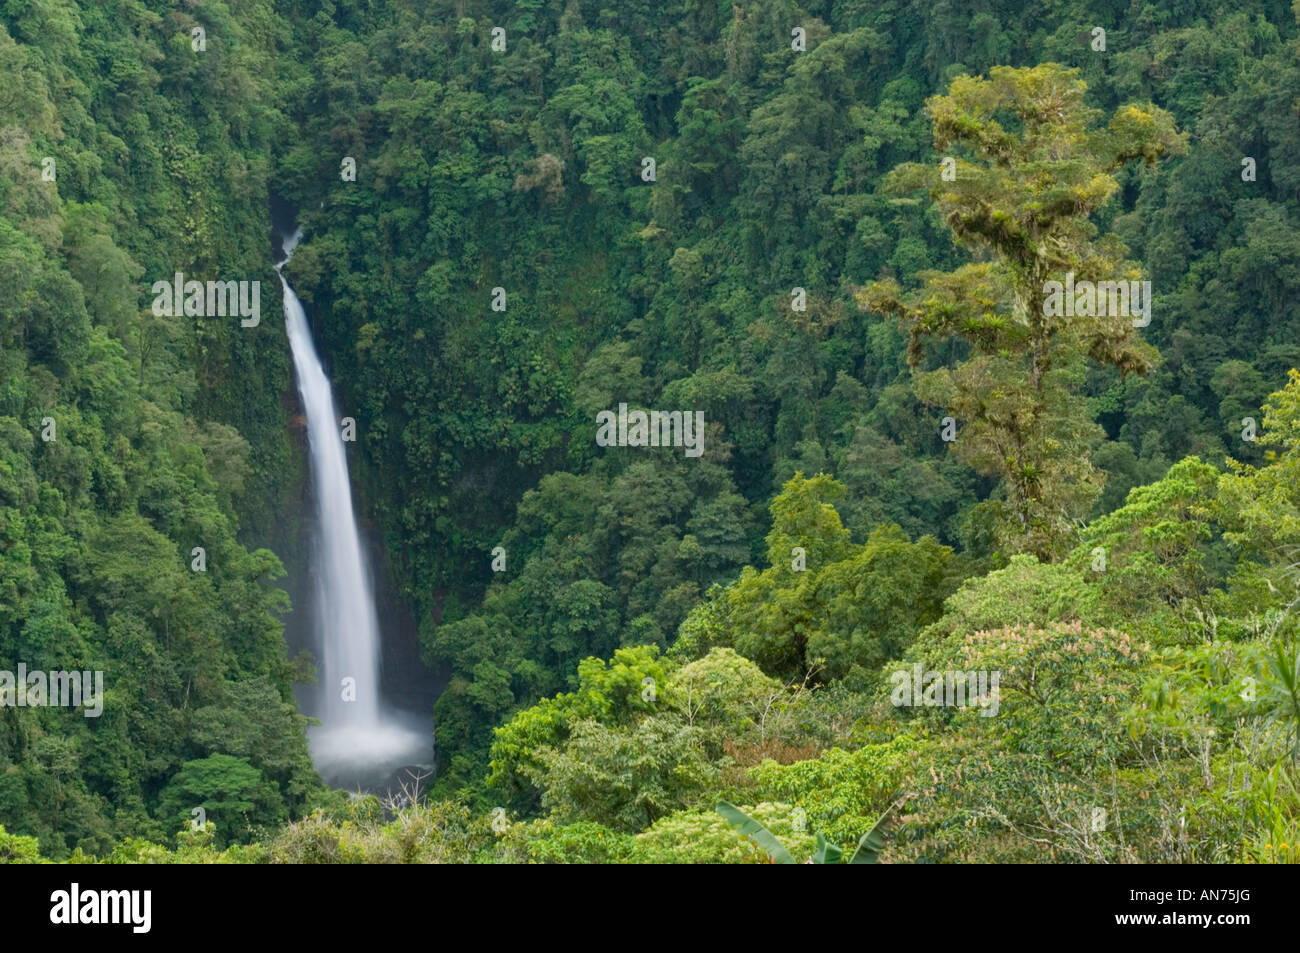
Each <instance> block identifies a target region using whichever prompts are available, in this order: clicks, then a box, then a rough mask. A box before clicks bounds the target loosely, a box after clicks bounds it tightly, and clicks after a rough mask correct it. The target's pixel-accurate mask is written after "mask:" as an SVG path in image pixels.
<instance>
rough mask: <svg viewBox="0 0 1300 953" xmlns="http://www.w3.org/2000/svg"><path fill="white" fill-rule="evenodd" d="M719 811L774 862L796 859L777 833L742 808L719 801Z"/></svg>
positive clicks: (784, 862)
mask: <svg viewBox="0 0 1300 953" xmlns="http://www.w3.org/2000/svg"><path fill="white" fill-rule="evenodd" d="M717 810H718V813H719V814H721V815H722V819H723V820H725V821H726V822H727V823H728V824H730V825H731V826H732V827H734V828H735V829H736V830H737V831H738V832H739V833H740V834H741V835H742V836H744V837H748V838H749V839H750V840H752V841H753V842H754V843H755V844H757V845H758V846H759V847H761V848H763V850H765V851H767V855H768V856H769V857H771V858H772V860H773V862H774V863H778V864H793V863H794V862H795V859H794V858H793V857H791V856H790V852H789V851H788V850H786V849H785V845H784V844H782V843H781V842H780V841H779V840H777V839H776V835H775V834H773V833H772V832H771V831H769V830H768V829H767V828H766V827H764V826H763V825H762V824H760V823H759V822H758V821H756V820H754V819H753V818H752V817H750V816H749V815H748V814H746V813H745V812H744V811H742V810H741V809H740V808H738V807H736V806H735V805H733V804H728V803H727V802H726V801H719V802H718V808H717Z"/></svg>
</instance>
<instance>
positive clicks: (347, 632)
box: [276, 231, 432, 785]
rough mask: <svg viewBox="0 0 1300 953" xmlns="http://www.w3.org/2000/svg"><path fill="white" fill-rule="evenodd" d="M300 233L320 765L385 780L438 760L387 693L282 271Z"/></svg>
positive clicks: (322, 409) (321, 411)
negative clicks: (289, 275) (293, 267)
mask: <svg viewBox="0 0 1300 953" xmlns="http://www.w3.org/2000/svg"><path fill="white" fill-rule="evenodd" d="M300 237H301V231H299V232H296V233H295V234H294V235H292V236H290V237H288V238H286V239H285V240H284V256H285V257H284V260H283V261H281V262H280V263H278V264H277V265H276V271H277V272H279V274H280V284H281V285H282V286H283V289H284V323H285V330H286V332H287V334H288V337H289V347H290V349H291V351H292V353H293V367H294V376H295V377H296V378H297V381H298V392H299V394H300V395H301V397H302V404H303V410H304V413H305V416H306V419H307V436H308V440H309V442H310V449H311V479H312V485H313V487H314V490H315V497H316V526H315V533H314V538H315V546H314V552H313V570H314V573H315V577H316V588H315V593H316V605H315V607H314V608H315V613H314V618H315V620H316V629H317V632H316V635H317V639H318V645H319V650H320V655H319V658H318V661H319V672H318V687H319V692H318V698H317V708H318V710H317V711H315V712H314V713H313V714H314V715H315V717H317V718H319V719H320V722H321V724H320V725H319V726H314V727H313V728H311V729H310V731H309V733H308V745H309V747H310V749H311V755H312V761H313V763H314V764H315V766H316V769H317V770H318V771H319V772H320V773H321V775H322V776H323V777H324V778H325V780H326V781H328V782H330V783H334V784H341V783H347V784H349V785H357V784H361V783H364V782H365V781H367V780H370V781H378V780H380V779H382V778H383V777H384V776H385V775H390V774H391V773H392V772H394V771H396V770H398V769H399V768H402V767H403V766H408V765H413V764H418V763H422V762H424V761H427V760H429V758H430V756H431V753H432V743H431V739H430V729H429V727H428V726H427V725H426V726H425V728H424V729H423V730H421V729H420V727H418V725H416V724H413V723H412V719H410V718H409V717H403V713H398V712H392V711H386V710H385V708H384V706H383V704H382V700H381V698H380V652H381V642H380V628H379V619H378V615H377V613H376V610H375V599H374V587H373V583H372V580H371V576H370V571H369V567H368V566H367V564H366V559H365V554H364V550H363V547H362V542H361V534H360V533H359V532H358V530H357V522H356V516H355V514H354V512H353V508H352V488H351V484H350V482H349V479H348V460H347V453H346V449H345V446H344V442H343V436H342V432H341V429H340V421H339V417H338V414H337V412H336V409H335V406H334V395H333V393H332V391H331V388H330V381H329V378H328V377H327V376H326V374H325V369H324V367H322V365H321V362H320V358H319V356H318V355H317V354H316V348H315V345H314V344H313V343H312V336H311V328H310V326H309V325H308V323H307V314H306V311H305V310H304V309H303V306H302V302H301V301H299V300H298V296H297V295H296V294H294V292H293V288H291V287H290V286H289V282H288V281H287V280H286V279H285V277H284V274H283V271H282V269H283V267H284V265H285V263H287V262H288V260H289V257H290V256H291V255H292V254H293V250H294V248H295V247H296V246H297V244H298V241H299V239H300Z"/></svg>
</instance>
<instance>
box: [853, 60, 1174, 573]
mask: <svg viewBox="0 0 1300 953" xmlns="http://www.w3.org/2000/svg"><path fill="white" fill-rule="evenodd" d="M1085 91H1086V86H1085V84H1084V83H1083V82H1082V81H1081V80H1079V79H1078V78H1077V71H1076V70H1068V69H1064V68H1062V67H1060V66H1057V65H1055V64H1046V65H1043V66H1037V67H1033V68H1025V69H1013V68H1010V67H996V68H994V69H993V70H991V71H990V73H989V77H988V78H987V79H978V78H972V77H969V76H961V77H958V78H957V79H955V80H953V83H952V86H951V88H950V90H949V93H948V95H946V96H936V97H933V98H931V99H930V100H929V101H928V102H927V105H926V109H927V112H928V114H929V116H930V118H931V122H932V124H933V128H934V145H935V149H936V151H937V152H938V153H939V154H940V155H942V156H948V154H949V153H956V154H957V155H956V157H955V158H954V168H955V178H953V179H952V180H951V181H945V179H944V176H943V174H942V170H941V168H940V166H939V164H938V163H932V164H930V165H919V164H906V165H903V166H900V167H899V168H898V169H896V170H895V171H894V173H892V176H891V180H892V183H893V185H894V186H895V187H897V188H899V189H900V190H910V189H915V188H919V187H921V186H929V190H930V196H931V199H932V200H933V201H934V203H935V206H936V207H937V209H938V211H939V213H940V214H941V215H942V216H943V219H944V222H945V223H946V224H947V225H948V227H949V229H950V230H951V231H952V234H953V237H954V238H955V239H956V240H957V242H958V243H959V244H960V245H961V246H962V247H964V248H966V249H968V250H969V251H970V252H971V253H972V255H974V256H977V260H976V261H975V262H972V263H970V264H966V265H963V266H961V267H960V268H958V269H956V270H955V271H951V272H946V273H940V272H927V273H924V274H923V275H922V276H921V277H922V279H923V282H924V288H923V290H922V291H921V292H919V293H918V294H916V295H913V296H910V297H908V298H904V297H902V296H901V289H900V287H899V285H898V283H897V282H896V281H894V280H893V279H886V280H883V281H879V282H875V283H873V284H871V285H869V286H868V287H867V288H865V289H864V290H863V291H862V292H860V293H859V295H858V301H859V303H860V304H861V305H862V306H864V307H866V308H868V309H870V310H872V311H875V312H877V313H880V314H885V315H892V316H895V317H897V318H899V319H901V320H902V321H903V323H904V325H905V327H906V328H907V330H908V332H909V334H910V336H911V343H910V345H909V361H910V363H911V364H912V365H913V366H914V367H916V368H918V372H917V373H916V375H915V381H916V387H917V393H918V395H920V396H921V398H922V399H923V400H925V401H926V402H927V403H930V404H934V405H937V406H940V407H943V408H945V409H946V410H947V411H949V413H950V414H951V415H952V416H953V417H955V418H956V420H957V422H958V424H959V426H960V427H961V428H962V429H961V432H960V434H959V436H958V437H957V439H956V440H955V442H954V443H953V449H954V452H956V453H957V454H958V455H959V456H961V458H962V459H964V460H966V461H967V462H969V463H970V464H971V465H973V466H974V467H976V469H978V470H980V471H981V472H983V473H988V474H991V475H996V476H997V477H999V478H1000V479H1001V480H1002V486H1003V490H1004V492H1005V495H1006V507H1007V512H1006V514H1005V520H1006V526H1005V528H1004V534H1005V541H1006V544H1007V545H1008V546H1009V547H1010V548H1011V549H1012V550H1013V551H1021V550H1023V551H1029V552H1032V553H1035V554H1037V555H1039V556H1041V557H1043V558H1055V557H1058V556H1059V555H1061V553H1062V551H1063V547H1064V544H1065V541H1066V539H1067V537H1068V534H1069V531H1070V529H1071V520H1073V519H1075V518H1077V517H1080V516H1082V515H1084V514H1085V513H1086V511H1087V508H1088V506H1089V505H1090V504H1091V502H1092V500H1093V498H1094V497H1095V496H1096V494H1097V493H1098V492H1100V480H1099V478H1098V476H1097V475H1096V474H1095V473H1094V472H1093V469H1092V467H1091V465H1090V464H1089V462H1088V454H1089V451H1090V449H1091V447H1092V446H1093V445H1094V444H1095V443H1096V442H1097V440H1098V439H1099V437H1100V433H1099V430H1098V428H1097V427H1096V425H1095V424H1094V423H1093V422H1092V420H1091V419H1090V417H1089V415H1088V414H1087V413H1086V412H1085V410H1084V409H1083V405H1082V404H1081V402H1080V401H1078V400H1077V399H1076V398H1075V397H1074V396H1073V391H1074V390H1075V388H1077V387H1078V385H1079V384H1080V383H1081V382H1082V380H1083V371H1084V367H1085V360H1086V359H1091V360H1092V361H1094V362H1096V363H1098V364H1101V365H1108V366H1113V367H1116V368H1118V369H1119V370H1121V371H1122V372H1124V373H1130V372H1143V371H1145V370H1146V369H1147V368H1148V367H1150V366H1151V364H1152V363H1153V361H1154V359H1155V351H1154V349H1153V348H1152V347H1151V346H1150V345H1148V344H1146V343H1144V342H1142V341H1141V340H1140V339H1139V338H1138V337H1137V336H1136V335H1135V334H1134V332H1133V326H1132V322H1133V319H1132V317H1131V316H1130V315H1129V314H1108V315H1105V316H1080V317H1066V315H1065V311H1064V309H1055V308H1049V307H1048V304H1049V300H1048V299H1049V290H1048V287H1047V283H1048V282H1049V281H1057V282H1063V281H1064V280H1065V278H1066V275H1067V273H1072V274H1073V275H1074V276H1075V280H1076V281H1079V280H1088V281H1110V282H1114V281H1120V280H1130V279H1136V278H1137V277H1138V275H1139V269H1138V268H1137V266H1136V265H1135V264H1133V263H1132V262H1128V261H1126V260H1125V258H1124V255H1125V252H1126V249H1125V248H1124V247H1123V245H1122V244H1121V243H1120V242H1118V241H1117V240H1115V239H1114V237H1113V236H1105V237H1103V238H1101V239H1098V238H1097V237H1096V236H1097V232H1098V229H1097V226H1096V225H1095V224H1094V223H1093V222H1092V221H1091V216H1092V215H1093V214H1094V213H1095V212H1096V211H1097V210H1099V209H1100V208H1101V207H1102V206H1104V205H1105V204H1106V203H1107V202H1108V201H1109V200H1110V199H1111V198H1112V197H1113V196H1114V194H1115V192H1116V190H1117V189H1118V188H1119V182H1118V180H1117V179H1116V177H1115V173H1116V172H1117V170H1119V169H1121V168H1123V166H1124V165H1125V164H1126V163H1128V162H1130V161H1131V160H1134V159H1139V158H1140V159H1143V160H1144V161H1146V162H1147V163H1152V162H1154V161H1155V160H1156V159H1158V158H1160V157H1161V156H1164V155H1178V154H1181V153H1184V152H1186V142H1185V140H1186V137H1185V135H1180V134H1178V133H1176V132H1175V130H1174V123H1173V119H1172V117H1171V116H1170V115H1169V114H1168V113H1166V112H1165V111H1163V110H1161V109H1159V108H1157V107H1154V106H1125V107H1123V108H1120V109H1118V110H1116V111H1115V113H1114V115H1113V116H1112V117H1111V119H1110V121H1109V123H1108V124H1107V125H1106V126H1104V127H1097V126H1096V125H1095V123H1096V120H1097V118H1098V117H1099V111H1098V110H1095V109H1091V108H1089V107H1087V106H1086V105H1085V102H1084V93H1085ZM1147 304H1148V305H1149V304H1150V301H1149V300H1148V301H1147ZM1071 310H1073V309H1071ZM1098 310H1100V309H1098ZM1107 310H1109V309H1107ZM950 337H959V338H961V339H963V340H964V341H966V342H967V344H968V345H969V347H970V356H969V357H968V358H967V359H966V360H964V361H961V362H960V363H958V364H956V365H955V366H953V367H951V368H948V367H943V368H939V369H937V370H932V371H923V370H919V368H920V367H921V365H922V363H923V361H924V349H923V345H924V343H925V342H926V341H927V340H931V339H933V340H936V341H943V340H945V339H947V338H950Z"/></svg>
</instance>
